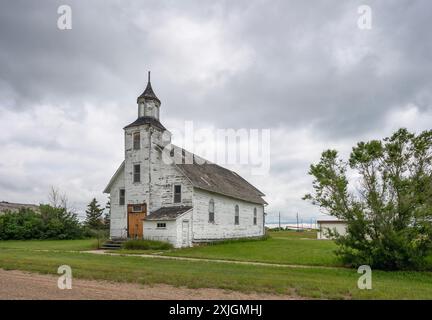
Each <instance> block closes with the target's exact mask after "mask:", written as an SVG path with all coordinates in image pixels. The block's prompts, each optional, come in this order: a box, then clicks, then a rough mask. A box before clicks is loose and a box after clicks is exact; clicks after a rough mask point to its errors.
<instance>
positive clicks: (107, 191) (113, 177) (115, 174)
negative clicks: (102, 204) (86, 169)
mask: <svg viewBox="0 0 432 320" xmlns="http://www.w3.org/2000/svg"><path fill="white" fill-rule="evenodd" d="M124 167H125V162H124V160H123V162H122V163H121V165H120V167H118V169H117V171H116V172H115V173H114V175H113V176H112V178H111V179H110V181H109V182H108V185H107V186H106V187H105V189H104V191H103V193H110V191H111V186H112V185H113V183H114V182H115V181H116V180H117V177H118V175H119V174H120V173H121V172H122V171H124Z"/></svg>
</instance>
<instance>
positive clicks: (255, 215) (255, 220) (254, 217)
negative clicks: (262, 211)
mask: <svg viewBox="0 0 432 320" xmlns="http://www.w3.org/2000/svg"><path fill="white" fill-rule="evenodd" d="M253 223H254V226H256V224H257V208H254V215H253Z"/></svg>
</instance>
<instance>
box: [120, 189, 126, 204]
mask: <svg viewBox="0 0 432 320" xmlns="http://www.w3.org/2000/svg"><path fill="white" fill-rule="evenodd" d="M125 199H126V190H125V189H120V190H119V205H120V206H124V205H125V202H126V201H125Z"/></svg>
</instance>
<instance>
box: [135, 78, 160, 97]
mask: <svg viewBox="0 0 432 320" xmlns="http://www.w3.org/2000/svg"><path fill="white" fill-rule="evenodd" d="M141 98H144V99H153V100H156V101H157V102H159V104H160V103H161V102H160V100H159V98H158V97H157V96H156V94H155V93H154V91H153V88H152V86H151V82H150V71H149V73H148V82H147V87H146V88H145V90H144V92H143V93H141V95H140V96H139V97H138V98H137V101H139V100H140V99H141Z"/></svg>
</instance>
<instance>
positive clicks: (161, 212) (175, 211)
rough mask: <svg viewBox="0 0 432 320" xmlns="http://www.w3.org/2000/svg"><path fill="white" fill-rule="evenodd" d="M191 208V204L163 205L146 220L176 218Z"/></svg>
mask: <svg viewBox="0 0 432 320" xmlns="http://www.w3.org/2000/svg"><path fill="white" fill-rule="evenodd" d="M191 209H192V207H190V206H171V207H162V208H159V209H157V210H155V211H153V212H152V213H150V214H149V215H148V216H147V217H145V218H144V220H175V219H177V217H179V216H181V215H182V214H183V213H186V212H188V211H189V210H191Z"/></svg>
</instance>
